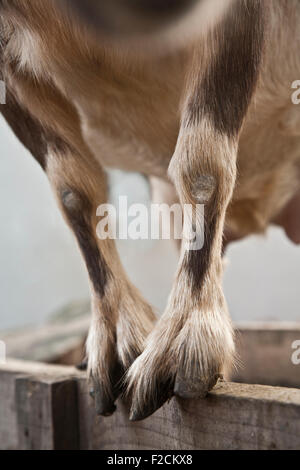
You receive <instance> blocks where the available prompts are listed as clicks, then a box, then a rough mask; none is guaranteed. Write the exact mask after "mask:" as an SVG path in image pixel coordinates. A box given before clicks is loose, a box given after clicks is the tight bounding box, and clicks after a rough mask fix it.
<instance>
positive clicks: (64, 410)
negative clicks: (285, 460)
mask: <svg viewBox="0 0 300 470" xmlns="http://www.w3.org/2000/svg"><path fill="white" fill-rule="evenodd" d="M0 448H1V449H99V450H104V449H109V450H131V449H152V450H165V449H166V450H190V449H300V390H298V389H288V388H276V387H269V386H261V385H244V384H237V383H219V384H218V386H217V387H216V389H215V390H214V391H213V392H211V393H210V394H209V396H208V397H207V398H206V399H204V400H196V401H183V400H177V399H175V398H173V399H172V400H171V401H170V402H169V403H168V404H166V405H165V406H164V407H163V408H161V409H160V410H159V411H158V412H156V413H155V415H154V416H152V417H150V418H148V419H147V420H145V421H142V422H139V423H130V422H129V421H128V409H127V405H126V403H123V402H121V401H119V403H118V410H117V412H116V413H115V414H114V415H113V416H112V417H110V418H100V417H98V416H96V414H95V412H94V408H93V402H92V399H91V398H90V396H89V394H88V390H87V386H86V378H85V374H83V373H80V372H78V371H76V370H75V369H74V368H72V367H66V366H53V365H46V364H39V363H29V362H22V361H8V362H7V364H5V365H2V366H0Z"/></svg>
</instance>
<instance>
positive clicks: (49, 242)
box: [0, 118, 300, 330]
mask: <svg viewBox="0 0 300 470" xmlns="http://www.w3.org/2000/svg"><path fill="white" fill-rule="evenodd" d="M0 140H1V162H0V211H1V244H0V312H1V313H0V330H1V329H7V328H10V327H16V326H20V325H25V324H31V323H42V322H44V321H45V319H46V318H48V317H49V315H51V314H52V313H53V312H55V311H57V310H58V309H60V308H61V307H62V306H64V305H66V304H68V303H70V302H72V301H76V300H79V299H82V298H87V297H88V296H89V290H88V282H87V275H86V272H85V267H84V265H83V262H82V259H81V256H80V254H79V252H78V249H77V247H76V243H75V241H74V239H73V236H72V235H71V233H70V231H69V229H68V228H67V227H66V226H65V223H64V221H63V220H62V217H61V215H60V213H59V211H58V209H57V207H56V204H55V201H54V198H53V196H52V194H51V191H50V188H49V184H48V181H47V178H46V176H45V175H44V174H43V172H42V171H41V169H40V168H39V166H38V165H37V164H36V163H35V161H34V160H33V159H32V158H31V157H30V156H29V155H28V152H27V151H26V150H25V149H24V148H23V147H22V146H21V144H19V142H18V141H17V140H16V138H15V137H14V135H13V134H12V132H11V131H10V130H9V129H8V127H7V126H6V124H5V123H4V121H3V120H2V118H1V119H0ZM112 181H113V182H114V192H113V198H114V199H115V198H116V197H117V194H127V195H128V196H129V201H130V202H146V203H147V202H148V203H149V197H150V196H149V191H148V186H147V184H146V182H145V179H144V178H143V177H141V176H139V175H132V174H125V175H124V174H122V173H120V172H114V173H113V175H112ZM118 248H119V251H120V253H121V256H122V260H123V263H124V265H125V267H126V269H127V270H128V272H129V275H130V277H131V279H132V280H133V282H134V283H135V284H136V285H137V286H138V287H140V289H141V290H142V291H143V293H144V295H145V296H146V298H147V299H148V300H149V301H150V302H151V303H152V304H153V305H154V306H155V307H156V308H157V310H159V311H162V309H163V307H164V305H165V302H166V298H167V295H168V293H169V291H170V288H171V283H172V278H173V275H174V271H175V269H176V263H177V251H176V248H175V246H174V244H172V243H170V242H168V241H149V242H148V241H147V242H145V241H120V242H118ZM227 257H228V258H229V263H228V266H227V270H226V275H225V290H226V293H227V299H228V302H229V307H230V312H231V314H232V316H233V318H234V320H236V321H244V320H247V321H249V320H299V318H300V309H299V304H300V290H299V287H298V286H299V275H300V248H297V247H294V246H292V245H291V244H290V242H289V241H288V240H287V239H286V238H285V237H284V236H283V234H282V232H281V231H280V230H279V229H272V230H270V232H269V234H268V237H267V239H263V238H256V237H253V238H250V239H248V240H245V241H243V242H240V243H236V244H235V245H232V247H231V248H230V249H229V251H228V254H227Z"/></svg>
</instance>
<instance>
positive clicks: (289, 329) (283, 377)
mask: <svg viewBox="0 0 300 470" xmlns="http://www.w3.org/2000/svg"><path fill="white" fill-rule="evenodd" d="M299 340H300V324H299V323H247V324H240V325H237V351H238V356H239V359H240V361H241V364H242V365H241V367H239V368H238V370H237V371H236V373H235V374H233V376H232V377H231V380H232V381H234V382H242V383H248V384H257V383H259V384H262V385H273V386H281V387H294V388H300V366H299V365H296V364H293V362H292V354H293V352H294V351H295V350H294V349H293V348H292V344H293V343H294V342H295V341H299Z"/></svg>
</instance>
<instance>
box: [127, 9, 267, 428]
mask: <svg viewBox="0 0 300 470" xmlns="http://www.w3.org/2000/svg"><path fill="white" fill-rule="evenodd" d="M235 5H238V8H236V7H235V8H234V9H233V10H231V11H230V12H229V14H228V16H227V17H226V20H225V21H224V24H223V25H222V26H219V27H218V31H217V32H214V33H213V34H212V37H211V38H209V39H208V41H207V44H206V45H205V47H204V50H202V51H201V52H200V53H199V56H196V59H195V62H194V64H193V67H192V68H193V71H194V72H195V71H198V70H201V68H200V66H199V63H198V60H199V57H200V56H201V59H202V60H201V63H202V65H203V67H204V72H203V73H202V74H200V73H199V72H196V73H194V76H193V77H191V79H190V83H191V84H192V85H191V87H190V90H189V92H188V96H187V98H186V105H185V108H184V112H183V116H182V124H181V130H180V135H179V139H178V143H177V148H176V151H175V154H174V156H173V159H172V161H171V165H170V177H171V179H172V180H173V182H174V184H175V186H176V189H177V193H178V195H179V198H180V201H181V204H182V206H183V207H184V205H186V204H189V205H190V206H192V208H193V210H194V213H195V214H196V219H195V220H194V222H197V220H199V219H200V218H201V213H200V212H199V211H200V208H199V204H200V205H204V206H205V211H204V220H205V230H204V245H203V246H202V248H201V249H196V250H195V249H191V248H197V245H196V246H194V247H193V246H191V245H188V247H189V248H187V247H183V249H182V255H181V260H180V264H179V268H178V272H177V277H176V281H175V284H174V287H173V290H172V293H171V296H170V299H169V302H168V306H167V309H166V312H165V313H164V315H163V316H162V318H161V320H160V321H159V323H158V325H157V326H156V328H155V329H154V331H153V332H152V334H150V337H149V338H148V341H147V346H146V348H145V351H144V352H143V354H142V355H141V356H140V357H139V358H138V359H137V360H136V361H135V363H134V364H133V365H132V367H131V369H130V370H129V373H128V383H129V389H130V390H131V391H132V392H133V402H132V409H131V419H132V420H139V419H143V418H145V417H147V416H149V415H150V414H152V413H153V412H154V411H155V410H156V409H157V408H159V407H160V406H161V405H162V404H163V403H164V402H165V401H166V400H167V399H168V398H169V397H171V396H172V395H173V394H175V395H177V396H180V397H183V398H194V397H203V396H205V395H206V394H207V392H208V391H209V390H210V389H211V388H212V387H213V386H214V385H215V384H216V382H217V380H218V378H219V377H220V376H221V375H222V373H223V372H224V371H225V370H227V369H228V368H229V367H230V366H231V365H232V362H233V358H234V339H233V329H232V325H231V320H230V317H229V315H228V311H227V306H226V301H225V298H224V295H223V291H222V238H223V230H224V221H225V215H226V209H227V206H228V204H229V202H230V199H231V197H232V193H233V190H234V186H235V180H236V158H237V148H238V136H239V132H240V129H241V126H242V122H243V119H244V116H245V114H246V111H247V108H248V105H249V101H250V98H251V95H252V93H253V90H254V86H255V83H256V79H257V69H258V64H259V60H260V51H261V45H262V24H261V22H262V12H261V11H260V2H256V1H245V2H244V1H243V2H235ZM243 22H244V24H241V23H243ZM228 23H229V24H228ZM220 28H221V29H222V32H220ZM226 32H228V34H227V33H226ZM222 41H224V42H222ZM215 51H216V52H215ZM200 207H201V206H200ZM188 226H189V228H190V230H192V229H193V230H194V229H195V228H196V230H198V231H199V226H198V224H197V223H195V224H194V225H193V223H192V222H191V221H190V220H189V224H188ZM200 226H201V224H200ZM197 236H198V237H199V239H201V234H200V233H197ZM200 246H201V245H200Z"/></svg>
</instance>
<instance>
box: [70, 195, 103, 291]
mask: <svg viewBox="0 0 300 470" xmlns="http://www.w3.org/2000/svg"><path fill="white" fill-rule="evenodd" d="M61 200H62V203H63V206H64V208H65V211H66V213H67V217H68V220H69V223H70V225H71V227H72V229H73V231H74V234H75V236H76V238H77V241H78V244H79V247H80V249H81V252H82V254H83V257H84V259H85V263H86V266H87V270H88V273H89V277H90V279H91V282H92V284H93V287H94V289H95V292H96V293H97V294H98V295H99V297H100V298H102V297H104V295H105V287H106V284H107V282H108V280H109V278H112V272H111V270H110V269H109V267H108V265H107V263H106V261H105V259H104V257H103V255H102V253H101V251H100V249H99V248H98V244H97V241H96V236H97V235H96V233H93V229H92V224H91V217H92V210H93V209H92V204H91V203H90V201H89V200H88V198H87V197H86V196H85V195H84V194H82V193H79V191H77V190H76V189H71V188H65V189H64V190H63V191H62V193H61Z"/></svg>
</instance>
